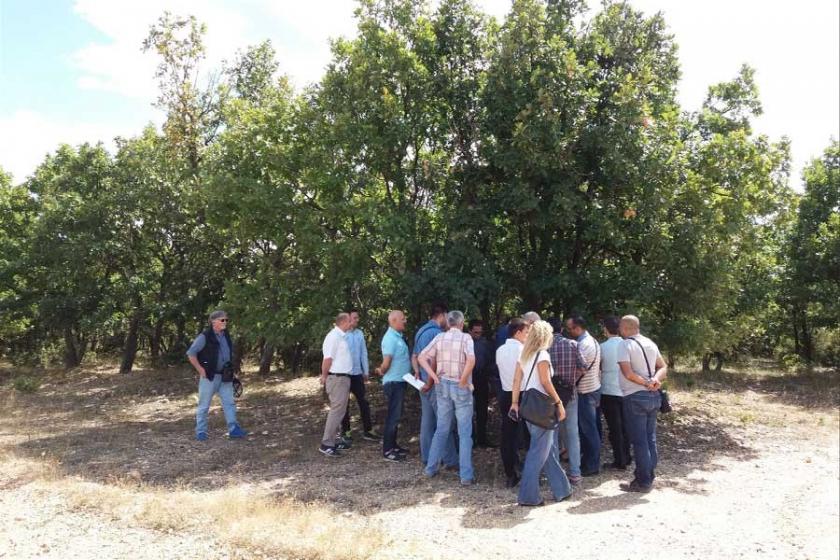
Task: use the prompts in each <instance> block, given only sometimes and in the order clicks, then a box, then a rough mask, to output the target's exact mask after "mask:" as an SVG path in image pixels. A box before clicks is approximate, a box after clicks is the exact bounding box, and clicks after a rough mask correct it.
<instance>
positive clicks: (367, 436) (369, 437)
mask: <svg viewBox="0 0 840 560" xmlns="http://www.w3.org/2000/svg"><path fill="white" fill-rule="evenodd" d="M362 439H363V440H366V441H382V436H380V435H379V434H377V433H375V432H374V431H373V430H371V431H369V432H364V433H363V434H362Z"/></svg>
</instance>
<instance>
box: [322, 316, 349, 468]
mask: <svg viewBox="0 0 840 560" xmlns="http://www.w3.org/2000/svg"><path fill="white" fill-rule="evenodd" d="M350 325H351V323H350V315H348V314H347V313H339V314H338V316H337V317H336V318H335V327H334V328H333V329H332V330H331V331H330V332H329V333H328V334H327V336H326V338H324V344H323V347H322V350H323V353H324V361H323V362H321V380H320V381H321V385H323V386H324V387H325V388H326V390H327V397H328V398H329V400H330V412H329V414H327V423H326V425H325V426H324V436H323V438H321V445H320V447H319V448H318V451H320V452H321V453H323V454H324V455H326V456H327V457H339V456H341V451H342V450H345V449H347V448H348V447H349V445H348V444H347V443H346V442H344V441H341V440H339V439H338V429H339V427H340V426H341V419H342V418H344V413H345V412H347V401H348V399H349V398H350V370H351V369H352V368H353V357H352V355H351V354H350V346H349V344H347V331H349V330H350Z"/></svg>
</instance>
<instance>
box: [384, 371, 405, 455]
mask: <svg viewBox="0 0 840 560" xmlns="http://www.w3.org/2000/svg"><path fill="white" fill-rule="evenodd" d="M382 392H383V393H385V398H386V399H387V400H388V411H387V413H386V414H385V429H384V430H383V434H382V453H387V452H388V451H390V450H392V449H396V447H397V426H398V425H399V423H400V416H402V407H403V397H404V396H405V381H391V382H389V383H383V384H382Z"/></svg>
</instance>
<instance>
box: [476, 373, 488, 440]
mask: <svg viewBox="0 0 840 560" xmlns="http://www.w3.org/2000/svg"><path fill="white" fill-rule="evenodd" d="M473 386H474V387H475V389H474V391H473V402H474V403H475V432H474V433H475V441H476V443H477V444H478V445H486V444H487V404H488V400H489V398H490V384H489V381H488V379H487V377H486V376H484V375H481V376H475V375H474V376H473Z"/></svg>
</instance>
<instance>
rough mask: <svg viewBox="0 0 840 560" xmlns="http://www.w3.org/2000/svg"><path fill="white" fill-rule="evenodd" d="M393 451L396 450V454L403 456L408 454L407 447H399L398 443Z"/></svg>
mask: <svg viewBox="0 0 840 560" xmlns="http://www.w3.org/2000/svg"><path fill="white" fill-rule="evenodd" d="M393 451H396V452H397V455H401V456H403V457H405V456H406V455H408V449H406V448H405V447H400V446H399V445H398V446H396V447H395V448H394V449H393Z"/></svg>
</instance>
